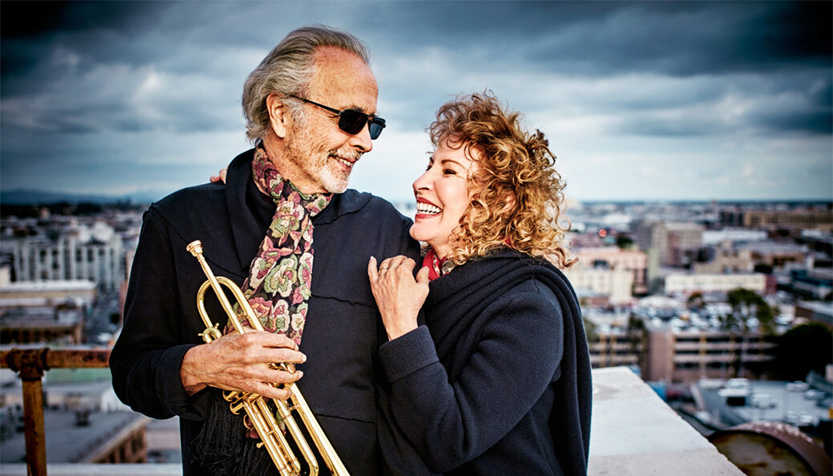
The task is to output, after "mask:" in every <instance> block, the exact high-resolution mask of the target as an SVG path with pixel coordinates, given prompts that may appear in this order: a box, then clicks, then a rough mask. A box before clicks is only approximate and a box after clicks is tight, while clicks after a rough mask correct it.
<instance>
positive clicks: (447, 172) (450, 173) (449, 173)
mask: <svg viewBox="0 0 833 476" xmlns="http://www.w3.org/2000/svg"><path fill="white" fill-rule="evenodd" d="M443 173H444V174H446V175H457V172H455V171H454V170H451V169H443Z"/></svg>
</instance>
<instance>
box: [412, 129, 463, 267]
mask: <svg viewBox="0 0 833 476" xmlns="http://www.w3.org/2000/svg"><path fill="white" fill-rule="evenodd" d="M469 153H470V154H474V155H475V156H478V154H479V153H478V151H477V150H475V149H471V150H470V151H469ZM477 168H478V166H477V162H476V161H474V160H472V159H470V158H469V157H468V156H467V154H466V152H465V148H464V147H460V148H457V149H452V148H450V147H448V145H447V144H446V142H442V143H441V145H440V146H439V147H438V148H437V149H436V150H435V151H434V155H433V156H431V158H430V159H429V160H428V169H426V170H425V173H424V174H422V175H421V176H420V177H419V178H418V179H416V181H414V185H413V187H414V195H415V196H416V201H417V211H416V216H415V217H414V226H412V227H411V236H412V237H413V238H414V239H415V240H419V241H425V242H427V243H428V244H429V245H431V247H432V248H434V252H435V253H437V256H439V257H440V258H443V257H445V256H446V255H448V253H449V251H451V243H449V240H450V238H451V233H452V231H454V228H456V227H457V225H459V224H460V218H461V217H462V216H463V212H465V211H466V208H467V207H468V206H469V201H470V198H471V195H470V193H469V187H468V178H469V176H470V175H471V174H473V173H474V172H475V171H476V170H477Z"/></svg>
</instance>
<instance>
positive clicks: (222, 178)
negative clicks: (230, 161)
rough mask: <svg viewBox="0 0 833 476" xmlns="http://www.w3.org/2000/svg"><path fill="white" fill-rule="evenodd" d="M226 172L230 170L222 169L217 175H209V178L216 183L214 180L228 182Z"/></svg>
mask: <svg viewBox="0 0 833 476" xmlns="http://www.w3.org/2000/svg"><path fill="white" fill-rule="evenodd" d="M226 172H228V169H220V172H219V173H218V174H217V175H212V176H211V177H208V180H209V181H210V182H211V183H214V182H223V183H226Z"/></svg>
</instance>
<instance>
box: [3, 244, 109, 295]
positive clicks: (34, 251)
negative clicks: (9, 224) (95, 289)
mask: <svg viewBox="0 0 833 476" xmlns="http://www.w3.org/2000/svg"><path fill="white" fill-rule="evenodd" d="M103 235H104V236H100V237H98V236H94V235H93V236H89V237H87V236H82V237H76V236H73V235H70V236H61V237H60V238H58V239H57V240H55V241H53V240H49V239H44V238H40V239H22V240H18V241H17V242H16V243H15V245H14V249H13V266H14V276H15V281H18V282H25V281H58V280H78V279H88V280H92V281H95V282H96V283H97V284H98V286H99V287H100V288H101V289H103V290H107V291H113V290H116V289H118V286H119V284H120V283H121V281H122V280H123V279H124V275H125V273H124V263H123V257H124V251H123V249H122V240H121V237H120V236H119V235H118V234H114V233H109V234H103ZM100 238H104V239H103V240H102V239H100Z"/></svg>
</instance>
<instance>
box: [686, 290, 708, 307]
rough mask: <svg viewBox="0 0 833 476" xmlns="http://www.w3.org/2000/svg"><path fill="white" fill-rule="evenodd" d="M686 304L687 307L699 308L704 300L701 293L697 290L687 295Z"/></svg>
mask: <svg viewBox="0 0 833 476" xmlns="http://www.w3.org/2000/svg"><path fill="white" fill-rule="evenodd" d="M686 304H687V305H688V308H689V309H696V310H699V309H700V308H702V307H703V304H705V301H704V300H703V293H701V292H699V291H697V292H694V293H691V296H689V297H688V301H687V302H686Z"/></svg>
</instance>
